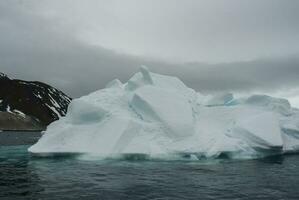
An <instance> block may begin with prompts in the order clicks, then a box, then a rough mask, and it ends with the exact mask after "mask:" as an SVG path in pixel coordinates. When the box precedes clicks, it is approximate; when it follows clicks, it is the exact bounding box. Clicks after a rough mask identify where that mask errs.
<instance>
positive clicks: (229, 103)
mask: <svg viewBox="0 0 299 200" xmlns="http://www.w3.org/2000/svg"><path fill="white" fill-rule="evenodd" d="M298 150H299V111H298V110H297V109H295V108H292V107H291V106H290V104H289V102H288V101H287V100H285V99H278V98H274V97H270V96H266V95H253V96H250V97H248V98H235V97H234V96H233V94H231V93H228V94H225V93H224V94H216V95H208V96H206V95H203V94H201V93H199V92H196V91H195V90H193V89H191V88H188V87H187V86H186V85H185V84H184V83H183V82H182V81H181V80H179V79H178V78H176V77H171V76H166V75H161V74H156V73H152V72H150V71H149V70H148V69H147V68H146V67H141V69H140V72H137V73H136V74H135V75H133V77H132V78H131V79H130V80H128V82H127V83H122V82H121V81H119V80H117V79H116V80H113V81H111V82H110V83H108V84H107V86H106V88H104V89H101V90H98V91H96V92H93V93H91V94H89V95H87V96H83V97H81V98H78V99H74V100H73V101H72V102H71V103H70V105H69V107H68V112H67V114H66V116H65V117H62V118H60V119H59V120H58V121H55V122H53V123H52V124H50V125H49V126H48V128H47V130H46V131H45V133H44V134H43V136H42V137H41V138H40V140H39V141H38V142H37V143H36V144H34V145H33V146H31V147H30V148H29V152H32V153H36V154H43V153H91V154H96V155H99V156H101V157H103V158H110V157H118V156H121V155H146V156H147V157H150V158H166V157H171V156H174V155H176V156H183V157H189V158H190V159H193V160H194V159H201V158H218V157H222V156H228V157H229V158H239V159H242V158H258V157H263V156H268V155H276V154H284V153H289V152H297V151H298Z"/></svg>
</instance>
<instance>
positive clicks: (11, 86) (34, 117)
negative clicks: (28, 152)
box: [0, 73, 72, 131]
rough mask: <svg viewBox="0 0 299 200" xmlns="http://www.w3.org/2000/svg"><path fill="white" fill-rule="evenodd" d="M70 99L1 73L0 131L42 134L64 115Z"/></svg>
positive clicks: (45, 87)
mask: <svg viewBox="0 0 299 200" xmlns="http://www.w3.org/2000/svg"><path fill="white" fill-rule="evenodd" d="M71 100H72V99H71V98H70V97H69V96H67V95H66V94H65V93H63V92H62V91H60V90H58V89H56V88H54V87H52V86H50V85H47V84H45V83H42V82H37V81H24V80H16V79H10V78H9V77H8V76H7V75H5V74H3V73H0V130H6V131H10V130H11V131H18V130H19V131H41V130H45V128H46V127H47V125H49V124H50V123H51V122H53V121H55V120H58V119H59V117H61V116H64V115H65V114H66V112H67V108H68V105H69V103H70V102H71Z"/></svg>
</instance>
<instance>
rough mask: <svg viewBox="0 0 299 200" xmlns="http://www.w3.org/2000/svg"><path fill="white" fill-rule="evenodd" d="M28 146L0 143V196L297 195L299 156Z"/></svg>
mask: <svg viewBox="0 0 299 200" xmlns="http://www.w3.org/2000/svg"><path fill="white" fill-rule="evenodd" d="M35 136H36V135H35ZM35 136H34V134H33V135H32V137H35ZM1 137H4V136H3V135H2V136H1V135H0V140H1V139H2V138H1ZM21 138H22V137H21ZM35 140H36V138H35ZM29 146H30V145H13V143H10V144H9V145H3V144H2V145H1V146H0V199H1V200H6V199H12V200H15V199H33V200H34V199H53V200H54V199H55V200H58V199H83V200H88V199H103V200H109V199H116V200H119V199H159V200H161V199H171V200H172V199H180V200H181V199H248V200H249V199H250V200H251V199H270V200H275V199H294V200H295V199H296V200H298V199H299V155H288V156H284V157H283V156H275V157H269V158H265V159H258V160H243V161H241V160H226V159H219V160H209V161H208V160H206V161H184V160H180V161H173V160H172V161H149V160H142V159H141V160H138V159H120V160H97V159H88V156H84V155H60V156H52V157H36V156H33V155H31V154H29V153H28V152H27V148H28V147H29Z"/></svg>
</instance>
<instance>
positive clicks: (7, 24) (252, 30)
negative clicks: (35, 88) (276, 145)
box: [0, 0, 299, 98]
mask: <svg viewBox="0 0 299 200" xmlns="http://www.w3.org/2000/svg"><path fill="white" fill-rule="evenodd" d="M84 2H85V1H84ZM87 2H88V3H82V1H42V2H39V1H30V0H29V1H14V0H10V1H8V0H4V1H1V2H0V71H2V72H4V73H7V74H8V75H10V76H11V77H14V78H20V79H26V80H40V81H44V82H47V83H49V84H51V85H53V86H56V87H58V88H60V89H62V90H63V91H65V92H66V93H68V94H70V95H71V96H73V97H78V96H81V95H84V94H87V93H89V92H91V91H94V90H97V89H100V88H103V87H104V86H105V85H106V83H107V82H108V81H110V80H112V79H114V78H119V79H121V80H122V81H126V80H127V79H128V78H130V76H131V75H132V74H133V73H134V72H135V71H136V70H138V67H139V66H140V65H143V64H145V65H147V66H148V67H149V68H150V69H151V70H152V71H154V72H159V73H163V74H168V75H175V76H178V77H179V78H181V79H182V80H183V81H184V82H185V83H186V84H187V85H188V86H190V87H192V88H194V89H196V90H198V91H202V92H204V93H205V92H219V91H220V92H224V91H234V92H238V93H252V92H266V93H273V94H274V93H275V94H279V95H284V94H286V95H287V93H288V91H291V90H292V91H298V90H297V88H299V57H298V56H297V55H299V54H297V50H298V48H299V44H298V42H299V41H298V40H297V39H296V38H297V37H298V23H297V19H298V18H299V16H297V15H299V14H298V12H297V11H296V12H295V10H296V9H295V8H296V6H297V4H298V3H297V2H298V1H292V0H290V1H287V3H281V2H286V1H276V0H273V1H271V2H270V1H267V0H266V1H262V2H261V1H250V2H249V1H242V2H243V3H237V2H236V1H234V0H233V1H229V3H227V1H225V2H224V1H222V0H220V1H219V3H217V4H215V3H211V2H210V1H191V0H188V1H177V2H175V3H177V4H175V3H173V1H168V0H165V1H159V2H158V1H156V2H155V1H153V3H149V2H152V1H142V0H141V1H138V2H137V1H131V0H128V1H126V4H124V3H123V2H124V1H115V0H111V1H105V3H104V1H87ZM140 2H142V3H140ZM184 2H185V3H184ZM158 3H159V4H158ZM224 4H225V5H224ZM158 5H159V6H158ZM267 6H268V7H267ZM297 7H298V6H297ZM66 8H68V9H66ZM211 10H213V12H211ZM153 11H155V12H153ZM98 13H99V14H98ZM185 15H186V16H185ZM238 17H239V18H238ZM133 54H135V55H133ZM173 57H175V58H177V59H172V58H173ZM189 60H195V61H194V62H187V61H189ZM201 60H204V61H205V62H203V61H201ZM215 60H216V61H217V62H214V61H215ZM179 61H181V62H179ZM224 61H225V62H224ZM296 95H297V93H296V92H295V94H291V95H289V96H288V97H290V98H291V97H295V96H296Z"/></svg>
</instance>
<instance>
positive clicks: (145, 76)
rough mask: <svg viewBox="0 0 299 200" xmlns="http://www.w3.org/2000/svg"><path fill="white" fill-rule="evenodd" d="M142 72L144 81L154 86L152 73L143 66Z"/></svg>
mask: <svg viewBox="0 0 299 200" xmlns="http://www.w3.org/2000/svg"><path fill="white" fill-rule="evenodd" d="M140 72H141V74H142V76H143V79H144V80H145V82H147V83H148V84H153V79H152V77H151V74H150V71H149V69H148V68H147V66H145V65H141V67H140Z"/></svg>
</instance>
